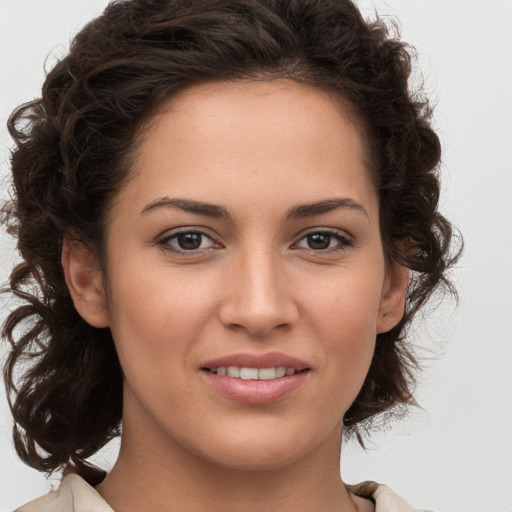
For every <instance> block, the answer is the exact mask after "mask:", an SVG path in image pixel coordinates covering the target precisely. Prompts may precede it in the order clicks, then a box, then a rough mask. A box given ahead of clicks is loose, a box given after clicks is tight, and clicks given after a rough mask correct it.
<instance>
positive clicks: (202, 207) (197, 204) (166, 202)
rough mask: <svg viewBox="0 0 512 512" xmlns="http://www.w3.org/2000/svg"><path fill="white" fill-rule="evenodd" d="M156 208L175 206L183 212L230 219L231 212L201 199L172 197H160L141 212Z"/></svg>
mask: <svg viewBox="0 0 512 512" xmlns="http://www.w3.org/2000/svg"><path fill="white" fill-rule="evenodd" d="M157 208H176V209H178V210H183V211H184V212H190V213H195V214H196V215H204V216H206V217H212V218H214V219H227V220H230V219H231V214H230V213H229V212H228V211H227V210H226V208H224V207H223V206H219V205H216V204H211V203H205V202H203V201H193V200H191V199H178V198H173V197H161V198H159V199H156V200H155V201H152V202H151V203H149V204H147V205H146V206H145V207H144V208H143V209H142V212H141V214H145V213H148V212H150V211H151V210H155V209H157Z"/></svg>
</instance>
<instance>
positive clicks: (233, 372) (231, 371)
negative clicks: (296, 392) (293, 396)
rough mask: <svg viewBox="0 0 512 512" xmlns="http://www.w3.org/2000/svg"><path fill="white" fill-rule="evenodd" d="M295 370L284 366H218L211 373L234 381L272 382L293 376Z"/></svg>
mask: <svg viewBox="0 0 512 512" xmlns="http://www.w3.org/2000/svg"><path fill="white" fill-rule="evenodd" d="M295 371H296V370H295V368H285V367H284V366H278V367H276V368H260V369H258V368H247V367H245V366H242V367H240V366H228V367H225V366H219V367H218V368H216V369H215V370H212V372H213V373H217V375H228V376H229V377H234V378H235V379H242V380H272V379H279V378H280V377H284V376H285V375H293V374H294V373H295Z"/></svg>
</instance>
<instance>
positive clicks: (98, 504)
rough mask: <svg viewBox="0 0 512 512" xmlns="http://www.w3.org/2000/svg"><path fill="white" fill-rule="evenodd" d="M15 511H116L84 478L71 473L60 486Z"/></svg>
mask: <svg viewBox="0 0 512 512" xmlns="http://www.w3.org/2000/svg"><path fill="white" fill-rule="evenodd" d="M15 512H114V511H113V510H112V508H110V507H109V506H108V504H107V502H106V501H105V500H104V499H103V498H102V497H101V496H100V495H99V494H98V493H97V492H96V491H95V490H94V488H93V487H91V486H90V485H89V484H88V483H87V482H86V481H85V480H84V479H83V478H81V477H79V476H78V475H75V474H70V475H67V476H65V477H64V478H63V479H62V482H61V484H60V486H59V488H58V489H57V490H56V491H52V492H50V493H48V494H46V495H45V496H42V497H41V498H38V499H36V500H34V501H31V502H30V503H27V504H26V505H23V506H22V507H20V508H18V509H16V510H15Z"/></svg>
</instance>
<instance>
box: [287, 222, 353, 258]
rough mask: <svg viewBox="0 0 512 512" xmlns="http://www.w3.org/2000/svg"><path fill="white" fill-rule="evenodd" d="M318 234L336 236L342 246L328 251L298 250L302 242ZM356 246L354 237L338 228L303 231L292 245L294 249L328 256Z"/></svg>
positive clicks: (318, 228) (316, 228) (315, 228)
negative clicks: (298, 245)
mask: <svg viewBox="0 0 512 512" xmlns="http://www.w3.org/2000/svg"><path fill="white" fill-rule="evenodd" d="M316 233H322V234H329V235H332V236H334V237H335V238H336V239H338V241H339V242H340V244H341V246H340V247H337V248H328V249H308V248H302V247H301V248H297V247H294V246H296V245H297V244H298V243H299V242H300V241H301V240H303V239H304V238H306V237H307V236H309V235H314V234H316ZM354 244H355V240H354V237H353V236H352V235H350V234H349V233H348V232H347V231H345V230H343V229H337V228H328V227H314V228H308V229H307V230H305V231H302V232H301V233H299V235H297V237H296V241H295V242H293V244H292V249H296V250H297V249H301V250H305V251H309V252H312V253H318V254H328V253H330V252H337V251H344V250H346V249H347V248H350V247H353V246H354Z"/></svg>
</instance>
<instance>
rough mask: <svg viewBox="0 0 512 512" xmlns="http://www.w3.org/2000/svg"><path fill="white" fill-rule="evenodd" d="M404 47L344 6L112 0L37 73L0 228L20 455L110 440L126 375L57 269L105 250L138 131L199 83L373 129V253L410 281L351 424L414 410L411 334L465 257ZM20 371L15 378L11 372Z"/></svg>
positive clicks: (33, 457)
mask: <svg viewBox="0 0 512 512" xmlns="http://www.w3.org/2000/svg"><path fill="white" fill-rule="evenodd" d="M412 54H413V53H412V51H411V49H410V48H409V47H408V46H407V45H406V44H405V43H403V42H401V41H400V40H399V39H398V35H397V31H392V30H390V27H389V26H388V25H387V24H386V23H385V22H384V21H382V20H381V19H379V18H378V17H375V19H373V20H372V21H365V20H364V19H363V17H362V16H361V13H360V12H359V10H358V9H357V8H356V7H355V6H354V5H353V4H352V2H351V1H350V0H117V1H114V2H112V3H111V4H110V5H109V6H108V7H107V8H106V10H105V11H104V13H103V14H102V15H101V16H99V17H98V18H97V19H94V20H93V21H92V22H90V23H89V24H88V25H86V26H85V27H84V28H83V29H82V30H81V31H80V32H79V33H78V35H77V36H76V37H75V38H74V40H73V41H72V44H71V47H70V50H69V53H68V54H67V55H66V56H65V57H64V58H62V59H61V60H60V61H58V62H57V64H56V65H55V66H54V67H53V69H52V70H51V71H50V72H49V73H48V74H47V77H46V80H45V82H44V85H43V89H42V95H41V98H39V99H36V100H34V101H31V102H29V103H26V104H24V105H21V106H19V107H18V108H17V109H16V110H15V111H14V112H13V114H12V115H11V117H10V119H9V122H8V127H9V131H10V134H11V136H12V137H13V139H14V141H15V147H14V149H13V150H12V154H11V164H12V176H13V193H12V199H11V201H9V202H7V203H5V204H4V207H3V214H4V217H3V223H4V225H5V226H6V228H7V229H8V231H9V232H10V233H11V234H13V235H14V236H15V237H16V238H17V243H18V246H17V247H18V250H19V253H20V255H21V263H19V264H18V265H17V266H16V267H15V268H14V270H13V271H12V274H11V276H10V284H9V286H8V290H7V291H8V292H10V293H11V294H13V295H14V298H13V301H15V302H16V307H15V308H14V309H13V310H12V312H11V313H10V314H9V316H8V318H7V320H6V321H5V324H4V328H3V336H4V337H5V338H7V340H8V341H9V342H10V344H11V351H10V354H9V356H8V359H7V361H6V366H5V371H4V373H5V379H6V385H7V391H8V396H9V403H10V407H11V410H12V413H13V416H14V420H15V425H14V440H15V447H16V450H17V452H18V454H19V456H20V457H21V459H22V460H23V461H25V462H26V463H27V464H29V465H30V466H32V467H34V468H36V469H38V470H41V471H45V472H52V471H55V470H57V469H61V468H63V467H65V466H66V465H68V464H69V463H73V464H74V465H76V466H77V470H78V472H79V473H81V474H85V473H86V472H87V471H89V469H88V464H87V462H86V459H87V458H88V457H90V456H91V455H93V454H94V453H95V452H96V451H98V450H99V449H100V448H101V447H102V446H103V445H104V444H106V443H107V442H108V441H109V440H110V439H112V438H113V437H115V436H116V435H119V433H120V423H121V417H122V388H123V372H122V369H121V367H120V364H119V360H118V358H117V354H116V351H115V347H114V343H113V339H112V336H111V333H110V330H109V329H108V328H106V329H98V328H94V327H92V326H90V325H89V324H87V323H86V322H85V321H84V320H83V319H82V318H81V317H80V316H79V314H78V313H77V311H76V310H75V308H74V306H73V302H72V299H71V297H70V294H69V291H68V289H67V286H66V283H65V280H64V274H63V269H62V266H61V251H62V245H63V240H64V238H65V237H73V238H74V239H76V240H78V241H80V242H82V243H84V244H88V245H89V246H91V247H93V248H95V249H96V250H97V251H98V253H101V251H102V250H103V248H104V230H105V217H106V214H107V210H108V206H109V204H110V202H111V199H112V197H113V196H114V195H115V194H116V193H117V192H118V191H119V190H120V188H121V187H122V185H123V183H124V182H125V181H126V179H127V177H128V175H129V173H130V164H131V163H132V162H133V156H134V152H135V151H136V150H137V134H138V133H139V132H140V129H141V127H143V126H144V123H147V121H148V120H149V119H150V118H151V116H152V114H153V113H155V111H156V109H158V108H159V106H161V105H162V104H163V103H164V102H167V101H169V99H171V100H172V98H173V96H174V95H176V94H177V93H178V92H179V91H182V90H183V89H185V88H188V87H190V86H192V85H196V84H200V83H204V82H208V81H232V80H235V81H237V80H261V79H263V80H275V79H289V80H293V81H296V82H300V83H303V84H307V85H309V86H312V87H316V88H319V89H322V90H325V91H328V92H330V93H335V94H336V95H337V96H338V97H339V98H340V99H342V100H343V101H344V102H346V103H348V104H349V105H350V107H351V109H352V110H353V111H354V112H355V113H356V115H357V119H358V120H359V123H360V124H361V126H363V127H364V129H365V131H366V133H367V134H368V137H367V139H368V142H367V145H368V150H369V153H370V155H371V165H370V167H371V170H372V175H373V177H374V181H375V185H376V187H377V190H378V194H379V201H380V203H379V204H380V222H381V226H380V230H381V236H382V242H383V247H384V252H385V254H386V257H387V258H388V260H389V261H397V262H398V263H400V264H401V265H405V266H407V267H408V268H409V269H411V270H412V271H413V274H412V279H411V281H410V285H409V289H408V295H407V304H406V310H405V313H404V316H403V318H402V320H401V321H400V323H399V324H398V325H397V326H396V327H395V328H393V329H392V330H390V331H389V332H386V333H382V334H378V335H377V341H376V349H375V354H374V357H373V360H372V363H371V367H370V370H369V373H368V375H367V377H366V380H365V382H364V385H363V387H362V389H361V391H360V393H359V395H358V397H357V398H356V400H355V402H354V403H353V404H352V406H351V407H350V409H349V410H348V411H347V413H346V415H345V417H344V426H345V431H346V432H348V433H355V434H356V435H357V436H358V437H359V439H360V440H361V433H362V432H363V431H365V430H366V429H367V428H368V425H369V424H371V422H372V420H374V419H375V418H376V417H382V413H384V412H386V413H387V414H389V413H390V411H397V410H398V411H400V410H403V409H404V408H406V407H407V406H408V405H412V404H414V403H415V402H414V398H413V389H414V383H415V376H416V373H417V369H418V363H417V361H416V359H415V357H414V350H413V346H412V345H411V343H410V341H408V340H406V339H405V334H406V332H407V328H408V326H409V324H410V322H411V320H412V318H413V316H414V315H415V314H416V313H417V312H418V310H419V309H420V308H421V307H422V306H423V305H424V304H425V302H426V301H427V300H428V299H429V298H430V297H431V295H432V294H433V292H434V291H436V290H437V289H439V288H440V287H441V288H443V289H448V290H450V291H453V287H452V285H451V284H450V281H449V279H448V278H447V272H448V270H449V268H450V267H451V265H453V264H454V263H455V261H456V260H457V257H458V256H459V253H460V249H459V251H454V250H453V233H452V227H451V225H450V223H449V222H448V221H447V220H446V219H445V218H444V217H443V216H442V215H441V214H440V213H439V212H438V210H437V207H438V200H439V192H440V189H439V178H438V174H439V163H440V143H439V139H438V137H437V136H436V134H435V133H434V131H433V130H432V128H431V124H430V116H431V107H430V106H429V103H428V101H427V100H426V99H424V98H423V97H422V96H421V95H420V93H419V92H416V93H414V92H413V91H411V90H410V84H409V82H410V73H411V55H412ZM18 370H19V371H18Z"/></svg>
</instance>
